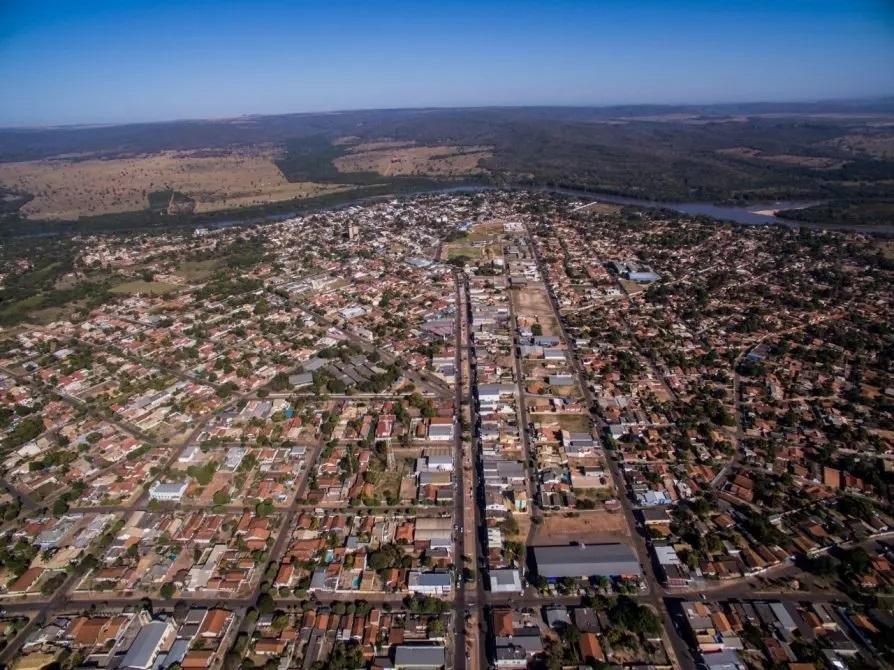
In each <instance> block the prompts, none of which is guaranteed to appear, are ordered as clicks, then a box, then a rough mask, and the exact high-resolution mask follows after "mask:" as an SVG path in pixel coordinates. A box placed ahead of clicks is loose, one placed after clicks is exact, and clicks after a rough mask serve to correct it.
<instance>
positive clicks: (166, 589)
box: [159, 582, 175, 600]
mask: <svg viewBox="0 0 894 670" xmlns="http://www.w3.org/2000/svg"><path fill="white" fill-rule="evenodd" d="M174 590H175V589H174V584H173V582H165V583H164V584H162V585H161V589H160V590H159V595H161V597H162V598H164V599H165V600H170V599H171V598H173V597H174Z"/></svg>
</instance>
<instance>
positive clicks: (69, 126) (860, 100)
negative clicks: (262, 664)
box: [0, 92, 894, 131]
mask: <svg viewBox="0 0 894 670" xmlns="http://www.w3.org/2000/svg"><path fill="white" fill-rule="evenodd" d="M886 101H891V102H894V92H891V93H880V94H878V95H872V96H860V97H842V98H804V99H789V100H741V101H726V102H716V101H715V102H678V103H673V102H628V103H613V104H519V105H499V104H481V105H456V106H453V105H431V106H426V105H423V106H398V107H349V108H343V109H329V110H316V111H295V112H247V113H245V114H237V115H235V116H206V117H200V116H195V117H180V118H168V119H154V120H133V121H94V122H89V121H87V122H81V123H62V124H40V125H27V124H23V125H9V126H7V125H2V126H0V131H16V130H20V131H49V130H84V129H91V128H115V127H121V126H136V125H162V124H170V123H203V122H204V123H210V122H225V121H238V120H240V119H257V118H265V117H277V116H324V115H330V114H356V113H364V112H427V111H451V110H455V111H468V110H507V109H594V110H596V109H601V110H611V109H619V108H631V107H632V108H637V107H638V108H682V109H685V108H707V107H720V108H722V107H735V106H749V105H753V106H758V105H779V106H784V105H822V104H848V103H849V104H871V103H879V102H886ZM867 113H875V114H879V113H881V112H867Z"/></svg>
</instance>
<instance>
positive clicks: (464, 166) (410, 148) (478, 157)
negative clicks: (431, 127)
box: [333, 142, 492, 177]
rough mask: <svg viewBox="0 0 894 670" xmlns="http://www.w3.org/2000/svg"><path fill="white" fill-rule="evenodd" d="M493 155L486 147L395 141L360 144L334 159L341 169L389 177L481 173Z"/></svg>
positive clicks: (342, 170) (334, 162) (453, 175)
mask: <svg viewBox="0 0 894 670" xmlns="http://www.w3.org/2000/svg"><path fill="white" fill-rule="evenodd" d="M491 156H492V152H491V150H490V148H489V147H484V146H453V145H439V146H415V145H413V144H400V143H397V146H395V143H394V142H370V143H366V144H358V145H357V146H355V147H353V148H352V149H350V150H349V152H348V153H347V154H345V155H343V156H339V157H338V158H336V159H335V160H334V161H333V164H334V165H335V167H336V169H338V171H339V172H347V173H350V172H376V173H378V174H380V175H382V176H385V177H397V176H409V175H428V176H438V177H456V176H461V175H466V174H481V173H482V172H484V171H485V170H484V169H483V168H481V167H480V165H479V163H480V162H481V161H482V160H484V159H487V158H490V157H491Z"/></svg>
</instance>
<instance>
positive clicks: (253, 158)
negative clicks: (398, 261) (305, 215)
mask: <svg viewBox="0 0 894 670" xmlns="http://www.w3.org/2000/svg"><path fill="white" fill-rule="evenodd" d="M275 156H276V154H275V152H274V150H273V149H270V148H267V149H258V150H251V151H242V152H229V153H225V154H224V155H214V156H208V155H202V154H201V153H200V152H176V151H166V152H162V153H158V154H151V155H142V156H134V157H131V158H113V159H96V158H89V159H86V160H73V159H48V160H40V161H27V162H20V163H2V164H0V185H3V186H4V187H6V188H8V189H10V190H13V191H22V192H26V193H31V194H33V195H34V196H35V197H34V199H33V200H32V201H31V202H29V203H27V204H26V205H24V206H23V207H22V209H21V212H22V214H23V215H24V216H26V217H27V218H29V219H35V220H48V219H61V220H73V219H77V218H78V217H81V216H96V215H101V214H115V213H121V212H133V211H139V210H143V209H146V208H147V207H148V205H149V200H148V196H149V194H150V193H152V192H154V191H164V190H167V189H173V190H175V191H178V192H180V193H183V194H185V195H187V196H189V197H190V198H192V199H193V200H195V203H196V206H195V211H197V212H207V211H214V210H220V209H232V208H237V207H246V206H250V205H261V204H264V203H269V202H276V201H280V200H291V199H294V198H307V197H313V196H316V195H321V194H324V193H329V192H332V191H335V190H342V189H344V188H350V187H345V186H335V185H329V184H317V183H312V182H298V183H291V182H289V181H287V180H286V178H285V177H284V176H283V174H282V173H281V172H280V171H279V168H277V167H276V165H275V164H274V162H273V159H274V158H275Z"/></svg>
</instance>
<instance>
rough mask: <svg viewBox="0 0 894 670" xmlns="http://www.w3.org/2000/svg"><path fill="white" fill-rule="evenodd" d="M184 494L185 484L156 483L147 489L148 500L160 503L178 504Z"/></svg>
mask: <svg viewBox="0 0 894 670" xmlns="http://www.w3.org/2000/svg"><path fill="white" fill-rule="evenodd" d="M184 493H186V482H157V483H156V484H154V485H153V486H152V488H151V489H149V498H151V499H152V500H158V501H160V502H179V501H180V499H181V498H182V497H183V494H184Z"/></svg>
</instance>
